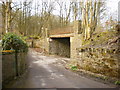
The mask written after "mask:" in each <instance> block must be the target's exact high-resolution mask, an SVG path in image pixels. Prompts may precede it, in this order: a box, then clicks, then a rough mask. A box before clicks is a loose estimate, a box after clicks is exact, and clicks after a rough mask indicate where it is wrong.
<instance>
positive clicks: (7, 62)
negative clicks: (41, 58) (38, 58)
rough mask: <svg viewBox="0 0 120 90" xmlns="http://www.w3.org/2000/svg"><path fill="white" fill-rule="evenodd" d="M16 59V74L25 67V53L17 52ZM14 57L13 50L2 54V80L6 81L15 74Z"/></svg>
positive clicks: (19, 73) (20, 72) (21, 72)
mask: <svg viewBox="0 0 120 90" xmlns="http://www.w3.org/2000/svg"><path fill="white" fill-rule="evenodd" d="M17 61H18V66H17V68H18V75H21V74H23V73H24V72H25V70H26V68H27V62H26V53H17ZM17 68H16V58H15V52H13V53H9V54H8V53H4V54H2V82H3V85H4V83H8V82H10V81H11V80H13V79H14V78H15V77H17V76H16V73H17V72H16V69H17Z"/></svg>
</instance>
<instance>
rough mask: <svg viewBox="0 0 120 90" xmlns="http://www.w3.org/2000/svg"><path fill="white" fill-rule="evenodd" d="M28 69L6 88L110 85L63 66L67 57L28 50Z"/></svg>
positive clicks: (99, 86) (106, 86)
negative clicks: (45, 54) (23, 75)
mask: <svg viewBox="0 0 120 90" xmlns="http://www.w3.org/2000/svg"><path fill="white" fill-rule="evenodd" d="M28 60H29V70H28V73H27V74H26V75H25V77H23V78H22V79H20V80H18V81H17V82H14V83H12V84H9V85H7V86H6V87H7V88H111V87H112V86H109V85H106V84H103V83H100V82H97V81H93V80H91V79H88V78H85V77H82V76H79V75H78V74H76V73H73V72H71V71H69V70H66V69H65V68H64V67H63V64H61V63H63V62H65V60H66V61H68V60H69V59H68V58H61V57H55V56H43V55H41V54H40V53H37V52H35V51H33V50H30V52H29V58H28Z"/></svg>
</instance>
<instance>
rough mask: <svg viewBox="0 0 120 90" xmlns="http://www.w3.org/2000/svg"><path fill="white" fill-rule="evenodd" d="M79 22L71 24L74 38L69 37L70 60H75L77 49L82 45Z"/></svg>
mask: <svg viewBox="0 0 120 90" xmlns="http://www.w3.org/2000/svg"><path fill="white" fill-rule="evenodd" d="M79 26H80V22H79V21H74V22H73V30H74V36H73V37H70V52H71V53H70V58H76V57H77V50H76V49H77V48H79V47H81V45H82V35H81V34H78V33H79Z"/></svg>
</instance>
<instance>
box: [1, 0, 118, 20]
mask: <svg viewBox="0 0 120 90" xmlns="http://www.w3.org/2000/svg"><path fill="white" fill-rule="evenodd" d="M0 1H5V0H0ZM12 1H13V2H18V1H20V0H12ZM21 1H25V0H21ZM27 1H30V0H27ZM32 1H33V3H35V1H36V0H32ZM37 1H39V2H41V1H54V0H37ZM60 1H66V2H68V1H69V0H60ZM106 1H107V2H106V6H107V10H106V14H107V15H106V19H109V18H110V17H109V16H110V15H111V16H112V17H113V19H118V2H119V1H120V0H106ZM56 8H57V9H56V10H54V12H53V14H55V15H58V14H59V11H58V10H59V7H58V6H56Z"/></svg>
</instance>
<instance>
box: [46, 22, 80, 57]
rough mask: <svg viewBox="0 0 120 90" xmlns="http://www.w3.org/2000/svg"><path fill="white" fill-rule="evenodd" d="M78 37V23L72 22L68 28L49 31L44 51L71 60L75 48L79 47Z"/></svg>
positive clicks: (74, 54)
mask: <svg viewBox="0 0 120 90" xmlns="http://www.w3.org/2000/svg"><path fill="white" fill-rule="evenodd" d="M80 37H81V34H80V22H79V21H74V22H73V24H72V25H71V26H69V27H64V28H58V29H54V30H50V31H49V35H48V37H47V39H46V45H47V50H46V51H48V52H49V54H56V55H59V56H65V57H70V58H73V57H75V56H76V48H79V47H80V46H81V40H80Z"/></svg>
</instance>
